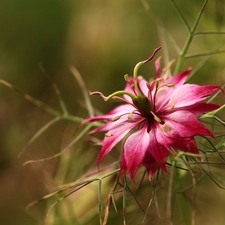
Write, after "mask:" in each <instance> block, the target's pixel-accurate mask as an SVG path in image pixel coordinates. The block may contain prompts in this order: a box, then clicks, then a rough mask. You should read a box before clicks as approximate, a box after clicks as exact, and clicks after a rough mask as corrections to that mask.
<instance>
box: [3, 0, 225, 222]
mask: <svg viewBox="0 0 225 225" xmlns="http://www.w3.org/2000/svg"><path fill="white" fill-rule="evenodd" d="M176 2H177V5H178V7H179V8H180V9H181V11H182V13H183V15H184V17H185V18H186V19H187V21H188V23H189V24H190V25H192V24H193V22H194V20H195V18H196V16H197V14H198V12H199V10H200V8H201V6H202V4H203V2H204V1H202V0H201V1H195V0H191V1H182V0H177V1H176ZM149 7H150V9H149ZM148 9H149V11H148ZM159 25H160V26H161V29H160V27H159ZM162 27H164V28H165V29H166V30H167V32H169V34H170V35H171V37H173V39H174V40H175V42H176V44H177V45H178V46H179V47H180V48H183V46H184V44H185V41H186V39H187V36H188V32H187V30H186V28H185V26H184V24H183V22H182V21H181V19H180V18H179V16H178V14H177V12H176V10H175V8H174V6H173V4H172V1H169V0H168V1H165V0H158V1H154V0H148V1H144V0H143V1H141V0H140V1H139V0H120V1H115V0H109V1H99V0H85V1H75V0H74V1H69V0H64V1H62V0H61V1H60V0H17V1H11V0H7V1H6V0H1V1H0V30H1V35H0V79H4V80H6V81H8V82H10V83H12V84H13V85H15V86H16V87H18V88H20V89H21V90H23V91H25V92H26V93H28V94H30V95H32V96H34V97H35V98H38V99H40V100H41V101H43V102H45V103H46V104H48V105H50V106H51V107H53V108H56V109H57V110H60V108H59V104H58V101H57V97H56V95H55V93H54V90H53V87H52V85H51V83H50V82H49V80H48V78H47V77H46V76H45V75H44V73H43V72H42V71H41V69H40V67H39V63H40V62H41V63H42V65H43V67H44V69H45V70H46V71H47V73H48V74H49V75H50V76H51V77H52V78H53V79H54V81H55V83H56V84H57V85H58V87H59V89H60V91H61V93H62V96H63V99H64V101H65V103H66V105H67V107H68V110H69V112H70V113H71V114H73V115H76V116H79V117H82V118H86V117H87V116H88V114H87V110H86V109H85V105H84V100H83V96H82V93H81V90H80V87H79V85H78V84H77V82H76V80H75V79H74V77H73V76H72V74H71V72H70V70H69V66H70V65H74V66H75V67H76V68H77V69H78V70H79V72H80V73H81V75H82V78H83V79H84V81H85V84H86V86H87V88H88V89H89V90H92V91H95V90H98V91H101V92H103V93H104V94H106V95H107V94H110V93H111V92H112V91H115V90H118V89H121V88H123V87H124V80H123V75H124V74H127V73H129V74H132V70H133V67H134V65H135V64H136V63H137V62H139V61H141V60H144V59H146V58H147V57H149V56H150V55H151V53H152V51H153V50H154V49H155V48H157V47H158V46H160V45H162V47H163V49H162V50H161V52H160V54H164V57H163V61H164V62H165V63H166V62H168V60H171V59H176V60H177V59H178V54H177V52H176V51H175V48H174V46H173V44H172V43H171V41H169V38H168V35H167V34H166V32H165V31H164V30H163V29H162ZM197 30H198V31H199V32H201V31H225V2H224V1H223V0H217V1H209V2H208V5H207V7H206V9H205V11H204V13H203V16H202V18H201V21H200V23H199V26H198V29H197ZM224 40H225V35H224V34H213V35H199V36H196V37H195V38H194V40H193V42H192V45H191V47H190V50H189V52H188V53H190V54H193V53H199V52H206V51H212V50H215V49H218V48H219V47H223V43H224ZM165 53H167V54H165ZM202 60H204V57H198V58H193V59H189V60H186V61H185V65H184V67H183V69H185V68H187V67H193V68H195V67H196V66H197V65H199V63H200V62H203V61H202ZM224 65H225V57H224V54H215V55H213V56H211V57H210V59H209V60H208V61H207V63H206V64H205V65H204V66H203V67H202V68H201V69H200V70H199V71H198V73H197V74H196V75H195V76H194V77H193V78H192V79H191V80H190V82H196V83H198V84H206V83H211V84H220V85H222V84H223V83H224V81H225V66H224ZM141 73H142V74H143V75H144V76H148V77H149V76H151V77H154V75H155V74H154V66H153V63H150V64H148V65H146V66H144V67H143V68H141ZM91 100H92V104H93V106H94V108H95V109H96V110H98V111H100V112H107V111H108V110H110V109H111V108H112V105H113V104H114V103H113V104H110V103H104V104H103V100H102V99H101V98H100V97H95V96H93V97H91ZM0 103H1V104H0V149H1V151H0V180H1V185H0V223H1V224H4V225H12V224H16V225H17V224H18V225H20V224H21V225H22V224H29V225H30V224H31V225H32V224H98V223H99V222H98V221H99V219H98V215H97V209H98V206H97V189H96V186H95V185H93V187H92V186H89V188H87V189H85V190H86V192H85V191H84V192H83V191H82V192H81V193H82V194H81V195H80V196H89V195H87V193H89V194H90V196H89V197H87V198H88V199H86V198H84V199H79V198H78V197H79V196H77V198H78V200H79V201H78V202H77V203H76V200H77V198H76V197H72V200H71V201H72V202H73V204H74V205H73V207H74V208H72V209H71V211H70V216H68V215H67V214H66V212H65V217H62V218H60V216H59V217H58V219H57V220H54V219H53V220H51V218H50V219H48V220H47V221H46V222H44V220H45V212H46V207H47V206H48V205H47V203H46V202H44V203H40V204H38V205H36V206H34V207H33V208H31V210H30V211H25V207H26V205H27V204H28V203H29V202H31V201H33V200H35V199H38V198H40V197H42V196H43V195H45V194H48V193H49V192H51V191H52V190H53V189H54V187H55V185H56V184H57V185H59V184H63V183H66V182H72V181H74V180H76V179H77V178H79V177H80V176H82V175H83V174H85V173H86V172H87V171H88V170H89V169H90V168H93V169H94V170H96V169H97V168H96V158H97V155H98V152H99V148H100V147H98V146H97V147H96V146H92V145H90V143H89V138H88V137H86V138H84V139H83V140H82V141H81V142H79V143H78V144H77V145H76V146H74V147H73V148H71V151H70V153H67V155H66V156H65V160H66V161H65V162H64V163H65V164H66V166H65V167H66V168H67V169H66V175H65V176H64V177H63V179H62V180H55V175H56V173H57V168H58V166H59V164H60V163H61V161H60V160H59V159H54V160H50V161H48V162H45V163H34V164H31V165H26V166H22V164H23V163H24V162H26V161H27V160H29V159H39V158H42V157H47V156H51V155H53V154H56V153H57V152H59V151H60V150H61V149H62V148H63V147H64V146H66V145H67V144H68V143H69V142H70V141H71V140H72V139H73V138H74V137H75V136H76V135H77V134H78V133H79V132H80V130H79V129H80V128H78V126H79V124H75V123H72V122H68V121H61V122H59V123H57V124H56V125H54V126H53V127H51V128H50V129H49V130H47V131H46V132H45V133H44V134H43V135H42V136H41V137H40V138H39V139H38V140H37V141H35V142H34V143H33V144H32V145H31V146H30V147H29V148H28V149H27V151H26V152H25V153H24V154H23V155H22V156H21V157H20V158H17V156H18V154H19V152H20V151H21V149H22V148H23V146H24V145H25V144H26V143H27V142H28V141H29V139H30V138H31V137H32V135H33V134H34V133H35V132H36V131H37V130H38V129H39V128H40V127H41V126H43V125H44V124H45V123H46V122H48V121H49V120H50V119H51V118H52V116H51V115H49V114H47V113H46V112H44V111H43V110H41V109H39V108H37V107H35V106H34V105H32V104H31V103H29V102H27V101H26V100H25V99H24V98H23V97H21V96H18V95H17V94H16V93H15V92H12V91H11V90H9V89H8V88H7V87H5V86H3V85H1V86H0ZM112 154H113V153H112ZM66 157H67V158H66ZM115 157H117V158H118V155H115ZM109 160H110V158H109ZM106 161H107V160H106ZM111 162H112V161H111ZM149 188H150V186H149ZM147 190H148V189H147V188H146V189H145V190H143V193H146V195H148V191H147ZM108 191H109V190H108ZM106 192H107V191H106ZM143 195H144V194H143ZM164 195H165V194H164ZM164 195H162V196H164ZM74 196H76V195H74ZM224 196H225V193H224V192H223V191H222V190H221V189H219V188H218V187H217V186H215V185H213V183H212V182H210V181H209V179H208V180H207V179H205V180H204V181H203V182H202V183H201V184H199V187H198V191H197V198H198V201H199V202H198V203H199V204H198V205H197V213H196V214H197V215H196V224H200V223H201V222H202V223H204V224H205V225H213V224H216V225H218V224H225V214H224V212H225V202H224V201H221V199H223V200H224ZM159 199H160V201H161V200H162V201H163V199H162V197H161V196H160V197H159ZM164 201H165V200H164ZM82 202H83V204H82ZM60 204H61V203H60ZM68 204H69V203H68ZM70 204H71V203H70ZM79 207H80V208H81V209H79ZM85 207H86V208H87V211H90V210H91V209H90V208H92V209H93V212H90V215H86V214H85V212H84V211H85ZM175 208H176V207H175ZM151 210H153V211H154V213H155V214H154V213H153V214H154V215H153V216H152V218H150V219H147V220H146V224H150V221H151V224H161V223H162V224H166V223H165V220H163V218H162V219H159V218H158V217H157V213H156V212H155V211H156V210H155V208H154V207H152V208H151ZM62 211H63V209H62ZM112 211H113V210H112ZM131 211H132V210H131ZM139 211H140V212H139V213H138V216H139V217H140V221H141V218H143V213H142V212H141V210H139ZM162 211H163V209H162ZM67 213H68V212H67ZM86 213H87V212H86ZM73 214H74V215H73ZM113 214H115V213H114V212H113ZM59 215H61V214H60V213H59ZM81 215H84V217H85V216H86V220H85V219H84V220H82V219H80V220H79V219H78V220H76V218H79V217H81ZM70 217H71V218H72V219H68V218H70ZM116 218H117V217H113V219H112V221H110V220H109V224H122V219H121V218H122V216H121V213H120V214H119V215H118V221H117V219H116ZM128 218H129V217H128ZM131 218H132V217H131V215H130V220H129V219H128V221H127V222H128V223H127V224H134V223H133V222H132V219H131ZM174 218H175V221H176V222H175V223H174V224H182V222H179V219H180V218H179V217H176V215H174ZM136 219H137V218H136ZM51 221H52V222H51ZM79 221H80V222H79ZM84 221H86V222H84ZM133 221H134V220H133ZM160 221H161V222H160Z"/></svg>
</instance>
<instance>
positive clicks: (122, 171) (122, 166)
mask: <svg viewBox="0 0 225 225" xmlns="http://www.w3.org/2000/svg"><path fill="white" fill-rule="evenodd" d="M126 171H127V164H126V161H125V157H124V152H123V154H122V159H121V162H120V179H122V178H123V176H124V174H125V172H126Z"/></svg>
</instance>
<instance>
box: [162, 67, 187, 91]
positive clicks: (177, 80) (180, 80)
mask: <svg viewBox="0 0 225 225" xmlns="http://www.w3.org/2000/svg"><path fill="white" fill-rule="evenodd" d="M190 73H191V69H187V70H185V71H183V72H182V73H179V74H177V75H175V76H172V77H170V78H169V79H167V80H166V81H165V84H169V83H173V84H175V86H174V87H176V88H178V87H180V86H181V85H183V84H184V82H185V81H186V80H187V78H188V76H189V75H190ZM171 88H173V87H171Z"/></svg>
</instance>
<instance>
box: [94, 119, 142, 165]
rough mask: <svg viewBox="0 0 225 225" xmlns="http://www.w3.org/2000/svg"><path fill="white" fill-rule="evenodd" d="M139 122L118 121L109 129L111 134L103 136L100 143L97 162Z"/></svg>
mask: <svg viewBox="0 0 225 225" xmlns="http://www.w3.org/2000/svg"><path fill="white" fill-rule="evenodd" d="M138 123H139V122H133V123H126V122H125V123H120V126H117V127H116V128H114V129H112V130H110V131H109V133H110V134H111V135H112V136H110V137H108V136H107V137H105V138H104V140H103V144H102V149H101V151H100V154H99V156H98V164H99V163H100V162H101V160H102V159H103V157H104V156H105V155H107V154H108V153H109V152H110V151H111V150H112V148H113V147H114V146H115V145H116V144H117V143H118V142H119V141H121V139H122V138H123V137H124V136H125V135H126V134H127V133H128V132H129V131H130V130H131V129H132V128H134V127H136V126H137V125H138Z"/></svg>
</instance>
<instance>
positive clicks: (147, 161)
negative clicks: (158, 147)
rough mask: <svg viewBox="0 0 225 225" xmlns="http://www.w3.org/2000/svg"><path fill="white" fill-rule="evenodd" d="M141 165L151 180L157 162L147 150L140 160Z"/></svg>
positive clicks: (157, 165)
mask: <svg viewBox="0 0 225 225" xmlns="http://www.w3.org/2000/svg"><path fill="white" fill-rule="evenodd" d="M142 164H143V166H144V167H145V168H146V170H147V172H148V177H149V180H150V181H151V180H152V178H153V176H154V175H155V173H156V171H157V170H158V169H159V164H158V163H157V162H156V161H155V159H154V158H153V157H152V155H151V154H150V153H149V152H148V151H147V152H146V154H145V157H144V158H143V160H142Z"/></svg>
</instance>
